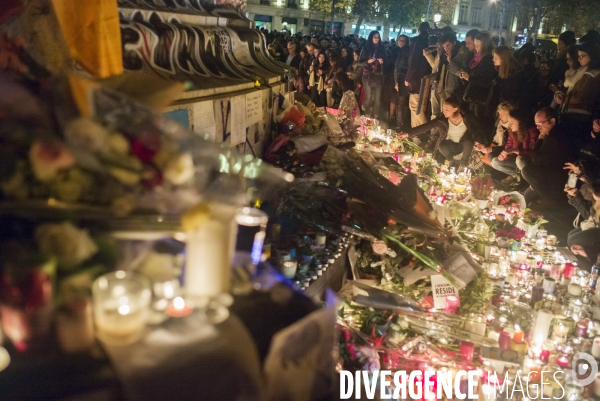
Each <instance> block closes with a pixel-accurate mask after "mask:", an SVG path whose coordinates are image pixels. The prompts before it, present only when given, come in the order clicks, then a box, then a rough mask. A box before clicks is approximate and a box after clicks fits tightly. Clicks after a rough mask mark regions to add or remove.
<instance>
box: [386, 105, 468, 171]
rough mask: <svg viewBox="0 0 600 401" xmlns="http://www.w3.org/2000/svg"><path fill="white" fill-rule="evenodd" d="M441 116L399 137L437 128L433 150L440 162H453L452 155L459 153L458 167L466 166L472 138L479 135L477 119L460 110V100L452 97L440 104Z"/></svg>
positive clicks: (417, 134)
mask: <svg viewBox="0 0 600 401" xmlns="http://www.w3.org/2000/svg"><path fill="white" fill-rule="evenodd" d="M442 115H443V118H436V119H435V120H431V121H430V122H428V123H426V124H423V125H419V126H417V127H414V128H412V129H410V130H408V131H407V132H404V133H401V134H399V135H398V137H399V138H400V139H403V138H407V137H414V136H419V135H423V134H426V133H429V132H430V131H431V130H432V129H437V130H438V132H439V133H440V137H439V138H438V141H437V144H436V145H435V148H434V152H435V151H437V150H439V151H440V153H441V156H442V157H441V158H440V160H439V161H440V162H443V161H444V160H449V161H451V162H453V163H454V157H455V156H458V155H461V154H462V156H461V159H460V164H459V167H467V165H468V162H469V157H470V156H471V152H472V151H473V144H474V143H475V141H474V138H476V137H477V136H478V135H479V124H478V121H477V119H475V118H473V116H471V115H469V114H467V115H464V114H463V113H461V111H460V101H459V100H458V99H456V98H454V97H449V98H448V99H446V101H445V102H444V104H443V106H442Z"/></svg>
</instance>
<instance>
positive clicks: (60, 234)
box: [35, 222, 98, 269]
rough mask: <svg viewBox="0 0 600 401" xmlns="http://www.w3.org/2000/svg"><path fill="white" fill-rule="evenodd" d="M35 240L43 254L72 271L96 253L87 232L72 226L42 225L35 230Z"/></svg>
mask: <svg viewBox="0 0 600 401" xmlns="http://www.w3.org/2000/svg"><path fill="white" fill-rule="evenodd" d="M35 240H36V242H37V244H38V246H39V248H40V251H42V252H43V253H44V254H46V255H48V256H52V257H54V258H56V260H57V262H58V265H59V266H60V267H63V268H66V269H72V268H74V267H76V266H77V265H79V264H81V263H82V262H84V261H86V260H87V259H89V258H90V257H91V256H93V255H94V254H96V252H98V247H97V246H96V243H95V242H94V240H92V238H91V237H90V235H89V234H88V232H87V230H80V229H79V228H77V227H75V226H74V225H73V224H71V223H68V222H64V223H58V224H42V225H40V226H39V227H38V228H37V229H36V230H35Z"/></svg>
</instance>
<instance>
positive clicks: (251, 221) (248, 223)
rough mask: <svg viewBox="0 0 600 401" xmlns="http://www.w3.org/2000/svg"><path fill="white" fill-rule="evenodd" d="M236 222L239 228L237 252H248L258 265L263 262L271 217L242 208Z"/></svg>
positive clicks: (254, 210) (260, 211)
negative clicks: (263, 249)
mask: <svg viewBox="0 0 600 401" xmlns="http://www.w3.org/2000/svg"><path fill="white" fill-rule="evenodd" d="M235 221H236V223H237V226H238V231H237V239H236V243H235V250H236V251H242V252H248V253H249V254H250V255H251V258H252V263H253V264H255V265H257V264H258V263H260V261H261V256H262V248H263V244H264V242H265V236H266V233H267V223H268V222H269V217H268V216H267V214H266V213H265V212H263V211H262V210H259V209H255V208H252V207H242V208H240V209H238V210H237V211H236V213H235Z"/></svg>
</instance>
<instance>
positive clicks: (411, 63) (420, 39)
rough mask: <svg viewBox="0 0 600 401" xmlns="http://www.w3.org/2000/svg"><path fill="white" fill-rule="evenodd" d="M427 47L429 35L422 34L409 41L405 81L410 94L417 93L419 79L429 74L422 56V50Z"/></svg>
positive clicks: (426, 63)
mask: <svg viewBox="0 0 600 401" xmlns="http://www.w3.org/2000/svg"><path fill="white" fill-rule="evenodd" d="M428 47H429V34H427V33H422V34H420V35H419V36H417V37H415V38H413V39H411V41H410V56H409V58H408V71H407V72H406V81H407V82H408V91H409V92H410V93H419V90H420V89H421V79H423V77H424V76H425V75H427V74H430V73H431V66H430V65H429V62H427V59H426V58H425V56H423V49H427V48H428Z"/></svg>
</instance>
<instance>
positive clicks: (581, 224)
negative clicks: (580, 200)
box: [573, 213, 596, 231]
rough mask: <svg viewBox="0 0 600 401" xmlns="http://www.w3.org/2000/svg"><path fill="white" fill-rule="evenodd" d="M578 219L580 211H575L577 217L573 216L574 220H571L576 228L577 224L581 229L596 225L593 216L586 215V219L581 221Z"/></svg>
mask: <svg viewBox="0 0 600 401" xmlns="http://www.w3.org/2000/svg"><path fill="white" fill-rule="evenodd" d="M579 220H581V213H577V217H575V220H574V221H573V227H575V228H577V227H578V226H579V228H581V231H585V230H589V229H591V228H594V227H596V222H595V221H594V218H593V217H592V216H590V217H588V218H587V219H585V220H584V221H581V222H580V221H579Z"/></svg>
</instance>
